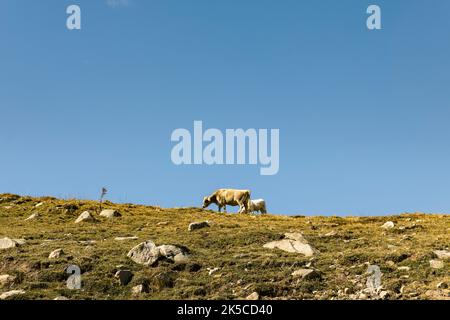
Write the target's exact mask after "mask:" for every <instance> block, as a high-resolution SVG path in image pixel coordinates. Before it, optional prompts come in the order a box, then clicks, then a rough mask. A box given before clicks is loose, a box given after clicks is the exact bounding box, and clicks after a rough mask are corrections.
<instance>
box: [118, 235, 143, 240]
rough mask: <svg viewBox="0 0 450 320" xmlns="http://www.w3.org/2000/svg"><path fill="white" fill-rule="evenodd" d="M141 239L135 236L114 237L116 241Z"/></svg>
mask: <svg viewBox="0 0 450 320" xmlns="http://www.w3.org/2000/svg"><path fill="white" fill-rule="evenodd" d="M137 239H139V238H138V237H136V236H134V237H116V238H114V240H116V241H127V240H137Z"/></svg>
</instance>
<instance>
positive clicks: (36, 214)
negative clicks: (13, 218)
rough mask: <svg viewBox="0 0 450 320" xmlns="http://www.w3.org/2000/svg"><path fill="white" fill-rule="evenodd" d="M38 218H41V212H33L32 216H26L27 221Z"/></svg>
mask: <svg viewBox="0 0 450 320" xmlns="http://www.w3.org/2000/svg"><path fill="white" fill-rule="evenodd" d="M37 218H39V214H38V213H33V214H32V215H31V216H29V217H28V218H26V219H25V221H29V220H36V219H37Z"/></svg>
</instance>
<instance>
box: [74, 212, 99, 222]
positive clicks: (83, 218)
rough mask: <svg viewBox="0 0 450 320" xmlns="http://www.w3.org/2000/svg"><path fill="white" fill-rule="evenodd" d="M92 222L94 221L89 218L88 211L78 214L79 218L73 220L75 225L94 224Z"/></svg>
mask: <svg viewBox="0 0 450 320" xmlns="http://www.w3.org/2000/svg"><path fill="white" fill-rule="evenodd" d="M94 221H95V219H94V218H93V217H92V216H91V214H90V213H89V211H85V212H83V213H82V214H80V216H79V217H78V218H77V220H75V223H80V222H94Z"/></svg>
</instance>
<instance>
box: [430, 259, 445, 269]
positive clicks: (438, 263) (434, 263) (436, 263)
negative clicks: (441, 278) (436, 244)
mask: <svg viewBox="0 0 450 320" xmlns="http://www.w3.org/2000/svg"><path fill="white" fill-rule="evenodd" d="M430 267H431V268H432V269H442V268H444V262H443V261H442V260H430Z"/></svg>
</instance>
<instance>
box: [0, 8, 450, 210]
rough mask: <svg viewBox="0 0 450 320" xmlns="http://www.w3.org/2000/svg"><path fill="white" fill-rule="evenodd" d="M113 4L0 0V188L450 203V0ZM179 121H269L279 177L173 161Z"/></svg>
mask: <svg viewBox="0 0 450 320" xmlns="http://www.w3.org/2000/svg"><path fill="white" fill-rule="evenodd" d="M113 2H114V3H115V4H116V5H111V4H112V2H108V1H107V0H96V1H87V0H79V1H75V0H72V1H61V0H46V1H25V0H0V39H1V41H0V115H1V126H0V192H12V193H19V194H29V195H53V196H57V197H64V198H70V197H77V198H89V199H96V198H98V196H99V193H100V189H101V187H103V186H105V187H107V188H108V190H109V194H108V196H107V198H108V199H110V200H112V201H118V202H136V203H144V204H155V205H161V206H165V207H173V206H199V205H201V200H202V198H203V196H204V195H207V194H208V193H210V192H212V191H213V190H214V189H216V188H220V187H235V188H249V189H251V190H252V194H253V197H254V198H264V199H266V201H267V205H268V209H269V211H271V212H274V213H284V214H306V215H384V214H394V213H401V212H415V211H424V212H449V211H450V170H449V169H448V168H449V163H450V126H449V119H450V60H449V56H450V19H449V15H450V2H448V1H444V0H442V1H438V0H436V1H422V0H420V1H406V0H399V1H361V0H354V1H351V0H346V1H331V0H329V1H312V0H310V1H298V0H295V1H294V0H283V1H269V0H247V1H237V0H232V1H224V0H213V1H211V0H195V1H180V0H177V1H174V0H165V1H153V0H152V1H144V0H128V1H113ZM70 4H77V5H79V6H80V7H81V10H82V30H79V31H69V30H67V28H66V18H67V15H66V13H65V11H66V7H67V6H68V5H70ZM370 4H378V5H379V6H380V7H381V9H382V26H383V29H382V30H378V31H369V30H368V29H367V28H366V18H367V14H366V8H367V7H368V5H370ZM194 120H202V121H203V124H204V126H205V127H206V128H219V129H221V130H225V129H227V128H279V129H280V171H279V173H278V174H277V175H275V176H260V175H259V167H258V166H175V165H174V164H173V163H172V162H171V160H170V152H171V149H172V147H173V145H174V144H173V143H171V141H170V136H171V132H172V131H173V130H174V129H176V128H188V129H191V130H192V126H193V121H194Z"/></svg>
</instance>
